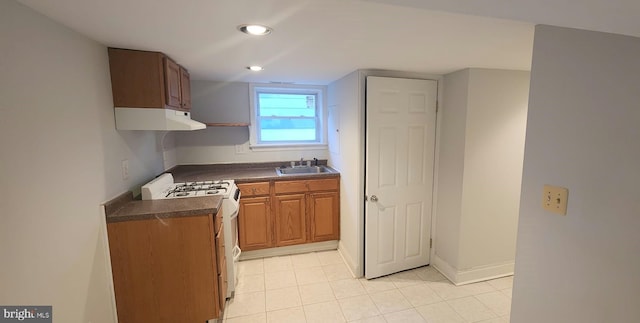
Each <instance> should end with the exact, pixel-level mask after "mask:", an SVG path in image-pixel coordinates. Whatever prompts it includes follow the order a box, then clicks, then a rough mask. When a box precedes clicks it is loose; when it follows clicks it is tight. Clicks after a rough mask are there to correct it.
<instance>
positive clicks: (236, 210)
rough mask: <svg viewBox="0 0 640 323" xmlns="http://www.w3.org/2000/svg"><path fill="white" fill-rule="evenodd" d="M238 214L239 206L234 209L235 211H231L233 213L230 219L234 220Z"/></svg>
mask: <svg viewBox="0 0 640 323" xmlns="http://www.w3.org/2000/svg"><path fill="white" fill-rule="evenodd" d="M237 216H238V208H236V209H235V210H233V212H231V214H229V219H230V220H233V219H235V218H236V217H237Z"/></svg>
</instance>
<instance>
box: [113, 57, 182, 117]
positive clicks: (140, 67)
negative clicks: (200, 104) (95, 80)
mask: <svg viewBox="0 0 640 323" xmlns="http://www.w3.org/2000/svg"><path fill="white" fill-rule="evenodd" d="M109 69H110V71H111V90H112V92H113V104H114V106H116V107H126V108H156V109H173V110H183V111H189V110H190V109H191V86H190V78H189V72H188V71H187V70H186V69H184V68H183V67H181V66H180V65H178V64H177V63H176V62H174V61H173V60H172V59H171V58H169V57H168V56H166V55H164V54H163V53H159V52H147V51H139V50H131V49H119V48H109Z"/></svg>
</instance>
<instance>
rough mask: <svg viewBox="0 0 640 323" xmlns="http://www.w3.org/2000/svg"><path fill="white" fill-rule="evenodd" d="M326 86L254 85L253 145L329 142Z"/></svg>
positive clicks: (279, 145)
mask: <svg viewBox="0 0 640 323" xmlns="http://www.w3.org/2000/svg"><path fill="white" fill-rule="evenodd" d="M323 96H324V88H323V87H321V86H291V85H289V86H284V85H279V84H278V85H271V84H252V85H251V102H250V103H251V127H250V129H251V130H250V131H251V146H252V147H287V146H288V147H296V146H310V145H323V144H325V140H324V138H325V129H324V125H325V124H326V122H325V114H324V109H323V101H324V100H323Z"/></svg>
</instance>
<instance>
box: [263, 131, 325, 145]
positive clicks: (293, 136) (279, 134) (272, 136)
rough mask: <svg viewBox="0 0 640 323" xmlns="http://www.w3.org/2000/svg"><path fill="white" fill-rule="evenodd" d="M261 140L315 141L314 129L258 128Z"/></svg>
mask: <svg viewBox="0 0 640 323" xmlns="http://www.w3.org/2000/svg"><path fill="white" fill-rule="evenodd" d="M260 139H261V140H262V142H281V141H287V142H298V141H316V140H317V139H316V130H315V129H262V130H260Z"/></svg>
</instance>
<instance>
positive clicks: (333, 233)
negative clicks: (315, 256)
mask: <svg viewBox="0 0 640 323" xmlns="http://www.w3.org/2000/svg"><path fill="white" fill-rule="evenodd" d="M309 213H310V214H309V219H310V220H311V241H313V242H317V241H326V240H338V239H340V196H339V195H338V192H325V193H311V194H309Z"/></svg>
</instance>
